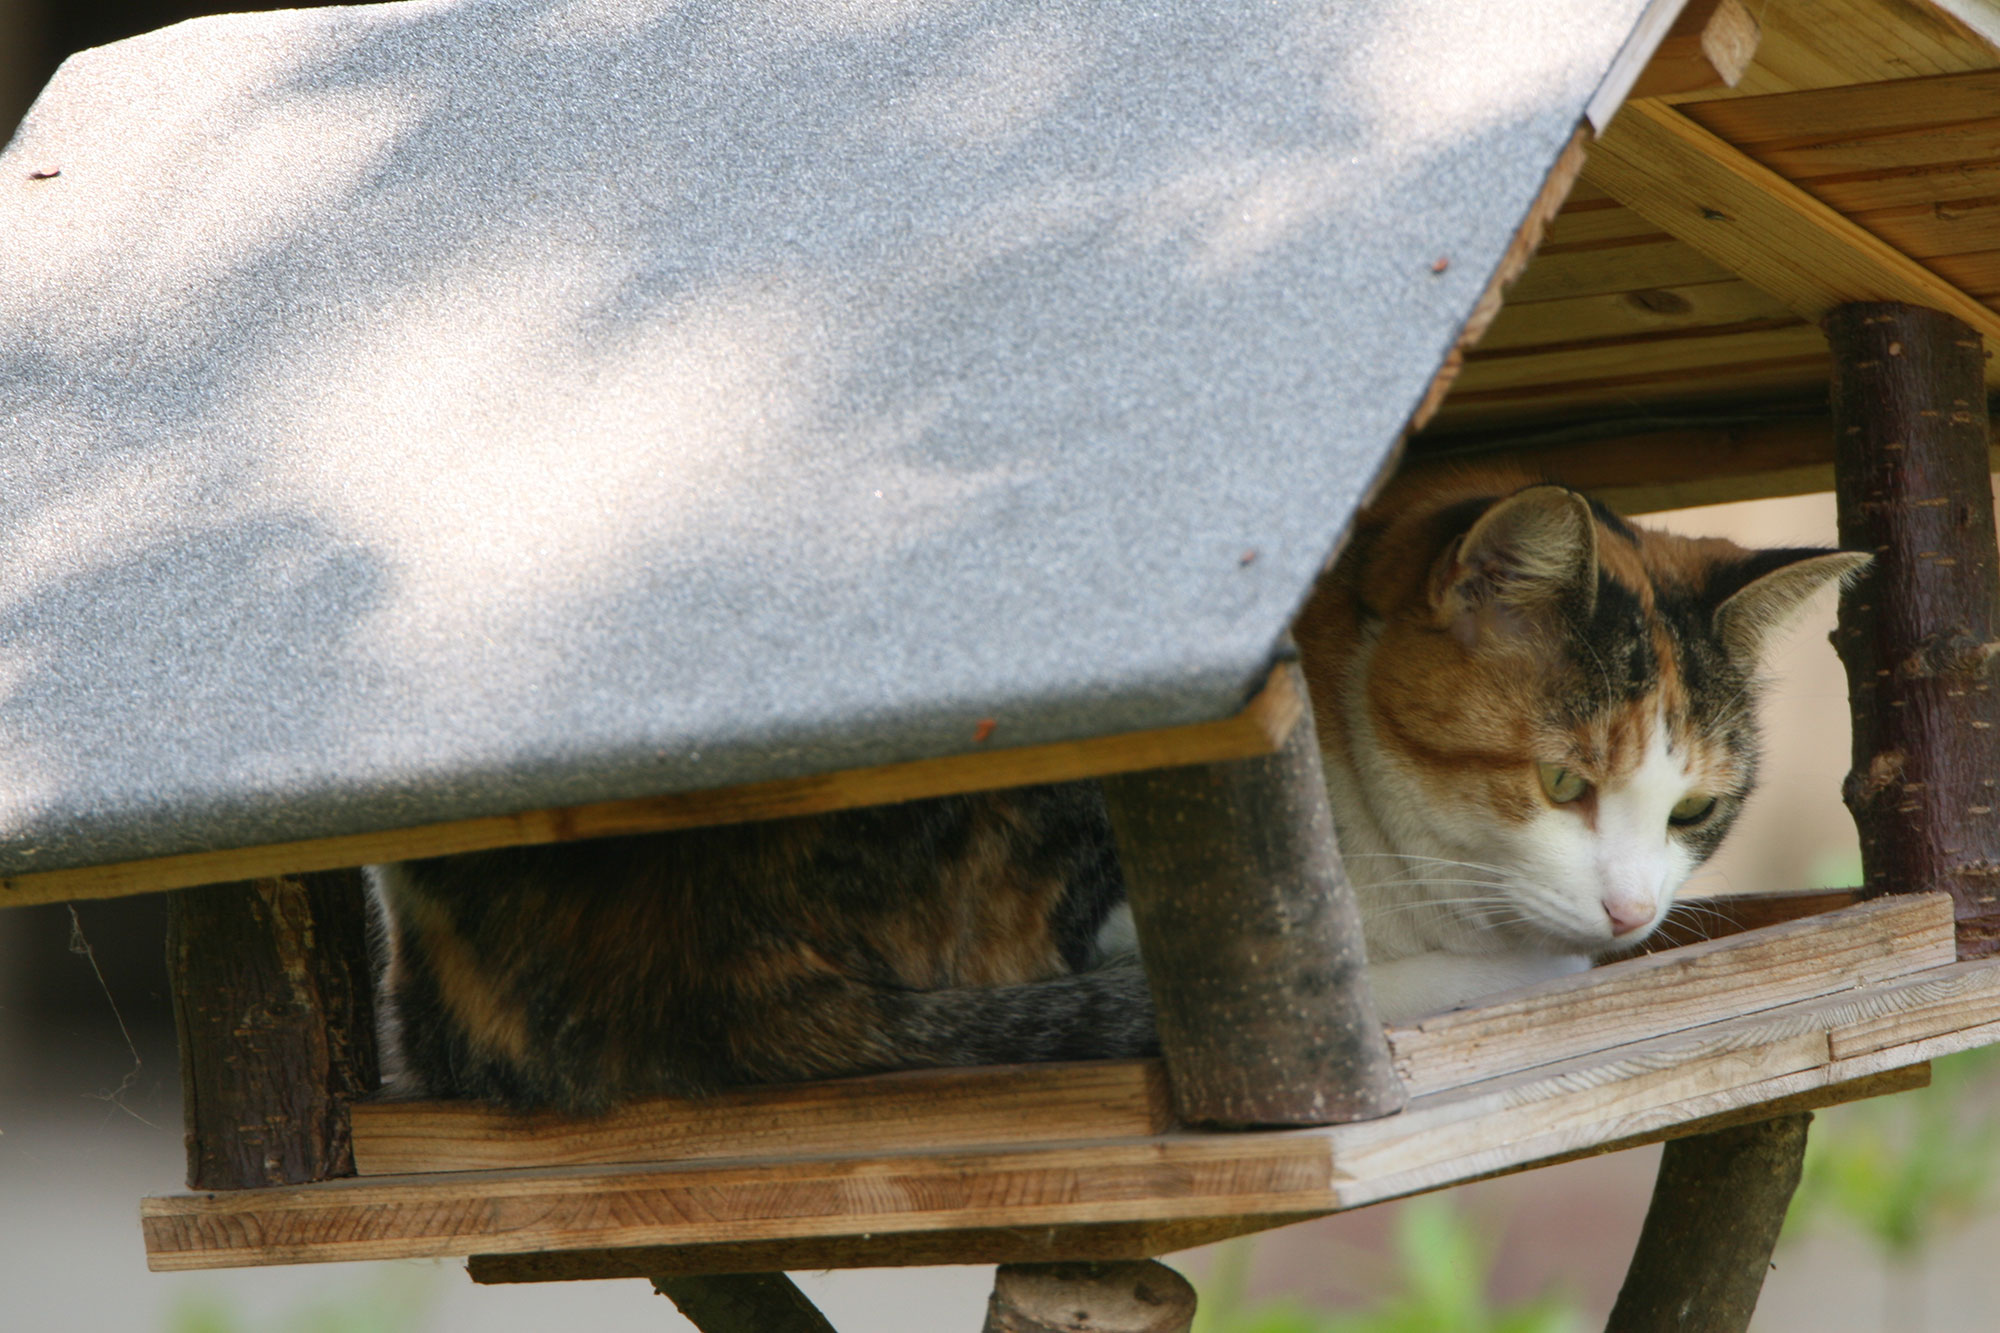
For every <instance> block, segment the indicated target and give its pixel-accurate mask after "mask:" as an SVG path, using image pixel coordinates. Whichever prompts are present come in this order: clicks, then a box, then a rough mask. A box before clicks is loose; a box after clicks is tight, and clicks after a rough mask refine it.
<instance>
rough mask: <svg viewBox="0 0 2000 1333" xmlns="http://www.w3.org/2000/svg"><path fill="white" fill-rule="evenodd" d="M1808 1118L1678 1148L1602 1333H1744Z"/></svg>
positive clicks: (1667, 1159)
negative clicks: (1616, 1301)
mask: <svg viewBox="0 0 2000 1333" xmlns="http://www.w3.org/2000/svg"><path fill="white" fill-rule="evenodd" d="M1810 1123H1812V1116H1811V1115H1810V1114H1800V1115H1788V1116H1781V1117H1779V1118H1778V1119H1776V1120H1765V1121H1761V1122H1759V1123H1757V1124H1752V1125H1738V1126H1736V1127H1735V1128H1733V1129H1719V1130H1716V1131H1714V1132H1713V1133H1709V1134H1696V1135H1694V1136H1692V1137H1690V1138H1685V1139H1675V1140H1674V1141H1673V1142H1671V1143H1669V1144H1668V1145H1667V1147H1666V1151H1665V1152H1664V1153H1662V1154H1661V1157H1660V1179H1659V1183H1658V1184H1656V1185H1655V1186H1654V1187H1653V1204H1652V1207H1650V1208H1648V1209H1647V1210H1646V1224H1645V1226H1644V1227H1643V1228H1642V1229H1641V1230H1640V1232H1639V1248H1638V1250H1637V1251H1636V1252H1635V1253H1634V1254H1633V1256H1632V1266H1631V1268H1630V1269H1629V1270H1627V1272H1626V1274H1625V1285H1624V1286H1623V1287H1621V1288H1619V1291H1618V1303H1617V1304H1616V1305H1614V1306H1613V1307H1612V1309H1611V1318H1610V1320H1609V1321H1608V1322H1607V1323H1606V1324H1605V1326H1604V1329H1605V1333H1743V1330H1744V1329H1747V1328H1748V1327H1750V1316H1751V1314H1752V1313H1753V1312H1754V1311H1755V1310H1756V1308H1757V1298H1758V1296H1760V1295H1761V1294H1763V1290H1764V1274H1765V1273H1766V1272H1768V1271H1769V1270H1770V1267H1771V1251H1772V1249H1773V1248H1775V1247H1776V1246H1777V1243H1778V1231H1779V1229H1780V1228H1782V1227H1783V1226H1784V1223H1785V1209H1786V1208H1787V1207H1788V1206H1790V1204H1791V1201H1792V1192H1793V1191H1794V1190H1796V1189H1797V1188H1798V1187H1799V1167H1800V1164H1801V1162H1802V1161H1803V1160H1804V1157H1805V1149H1806V1126H1807V1125H1809V1124H1810Z"/></svg>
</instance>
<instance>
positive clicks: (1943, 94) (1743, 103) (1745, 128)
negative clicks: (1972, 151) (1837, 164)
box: [1681, 70, 2000, 161]
mask: <svg viewBox="0 0 2000 1333" xmlns="http://www.w3.org/2000/svg"><path fill="white" fill-rule="evenodd" d="M1681 110H1682V111H1683V112H1684V113H1685V114H1686V115H1687V116H1688V117H1690V118H1691V119H1693V120H1694V121H1695V122H1696V123H1698V124H1700V125H1701V126H1702V127H1703V128H1705V129H1707V130H1709V131H1711V132H1713V133H1715V134H1718V135H1721V136H1722V137H1723V138H1725V139H1727V140H1729V142H1730V143H1732V144H1735V145H1736V146H1737V147H1738V148H1741V149H1743V150H1744V151H1745V152H1748V153H1749V154H1750V155H1751V156H1752V157H1757V156H1758V154H1757V149H1758V148H1759V147H1760V146H1762V145H1766V144H1774V143H1789V144H1800V143H1811V142H1814V141H1819V140H1836V139H1846V138H1853V137H1856V136H1862V135H1871V134H1883V133H1893V132H1895V131H1898V130H1914V129H1922V128H1924V127H1927V126H1935V125H1949V124H1953V123H1955V122H1958V121H1965V120H1988V119H1993V118H1996V117H2000V70H1979V71H1977V72H1975V73H1970V74H1940V75H1933V76H1931V77H1929V78H1921V79H1908V78H1898V79H1896V80H1895V81H1893V82H1888V83H1877V82H1865V83H1854V84H1848V85H1845V86H1841V87H1834V88H1824V89H1819V90H1815V91H1808V92H1792V93H1778V94H1775V95H1770V96H1764V97H1734V98H1726V99H1723V100H1720V101H1714V102H1701V103H1694V104H1690V105H1688V106H1685V107H1682V108H1681ZM1759 160H1760V161H1761V160H1762V159H1761V158H1759Z"/></svg>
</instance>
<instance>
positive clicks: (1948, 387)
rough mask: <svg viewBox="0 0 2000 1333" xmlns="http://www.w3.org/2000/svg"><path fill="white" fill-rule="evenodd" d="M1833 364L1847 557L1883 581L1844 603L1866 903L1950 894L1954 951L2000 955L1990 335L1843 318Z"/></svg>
mask: <svg viewBox="0 0 2000 1333" xmlns="http://www.w3.org/2000/svg"><path fill="white" fill-rule="evenodd" d="M1826 334H1827V341H1828V343H1829V344H1830V345H1831V347H1832V349H1833V371H1834V373H1833V426H1834V484H1835V488H1836V493H1837V496H1838V499H1839V505H1840V543H1841V545H1842V546H1845V547H1848V548H1849V549H1851V550H1857V551H1870V552H1872V553H1873V554H1874V556H1875V563H1874V565H1873V566H1871V567H1870V568H1869V569H1868V570H1867V571H1866V572H1865V573H1864V574H1863V575H1862V577H1861V578H1860V579H1858V580H1857V581H1856V582H1855V584H1854V586H1853V587H1852V588H1851V589H1849V590H1848V592H1847V594H1846V595H1845V596H1844V597H1843V598H1842V599H1841V607H1840V628H1839V630H1838V631H1837V632H1836V633H1835V636H1834V643H1835V646H1836V647H1838V648H1839V650H1840V657H1841V661H1842V662H1843V663H1844V664H1845V665H1846V667H1847V690H1848V701H1849V707H1850V710H1851V712H1852V715H1853V719H1854V767H1853V769H1852V771H1851V772H1849V774H1848V776H1847V784H1846V788H1845V796H1846V798H1847V805H1848V809H1849V810H1851V811H1852V812H1853V814H1854V822H1855V823H1856V824H1857V825H1859V826H1860V829H1861V864H1862V874H1863V876H1864V880H1865V883H1866V887H1867V889H1868V891H1869V892H1870V893H1915V892H1924V891H1927V890H1934V889H1942V890H1945V891H1947V892H1949V893H1950V894H1951V895H1952V898H1953V899H1954V900H1955V905H1956V910H1957V916H1958V950H1959V956H1960V957H1962V958H1977V957H1981V956H1984V955H1986V954H1989V953H1992V952H1993V951H1994V950H1995V949H2000V694H1996V693H1995V691H1994V689H1993V679H1994V658H1995V653H1996V652H1997V651H2000V569H1996V558H1995V557H1996V547H1995V541H1994V525H1993V499H1992V495H1993V492H1992V482H1991V478H1990V475H1989V473H1990V465H1989V463H1988V461H1987V418H1986V360H1985V349H1984V348H1983V346H1982V345H1981V341H1980V336H1979V334H1978V333H1977V332H1976V331H1975V330H1973V329H1972V328H1970V327H1968V326H1967V325H1965V324H1962V323H1960V322H1959V321H1958V320H1956V319H1954V318H1952V317H1951V316H1950V315H1946V314H1941V313H1939V312H1938V311H1935V310H1925V309H1922V308H1920V307H1916V306H1907V305H1898V304H1893V303H1870V304H1863V305H1849V306H1842V307H1841V308H1840V309H1838V310H1836V311H1834V312H1833V313H1832V314H1831V315H1829V316H1828V317H1827V320H1826Z"/></svg>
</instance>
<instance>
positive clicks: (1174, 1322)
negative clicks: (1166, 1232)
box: [981, 1259, 1194, 1333]
mask: <svg viewBox="0 0 2000 1333" xmlns="http://www.w3.org/2000/svg"><path fill="white" fill-rule="evenodd" d="M1193 1323H1194V1288H1193V1287H1191V1286H1189V1285H1188V1281H1187V1279H1186V1278H1184V1277H1182V1276H1181V1275H1180V1274H1179V1273H1176V1272H1175V1271H1174V1270H1173V1269H1171V1268H1168V1267H1167V1266H1166V1265H1165V1264H1162V1263H1155V1262H1154V1261H1153V1260H1151V1259H1128V1260H1122V1261H1118V1262H1113V1263H1095V1264H1089V1263H1086V1264H1002V1265H1001V1266H1000V1271H999V1272H998V1273H997V1274H995V1276H994V1279H993V1298H992V1300H991V1301H989V1302H988V1303H987V1306H986V1324H985V1327H984V1328H983V1329H982V1331H981V1333H1078V1331H1079V1330H1089V1333H1188V1329H1189V1327H1190V1326H1191V1325H1192V1324H1193Z"/></svg>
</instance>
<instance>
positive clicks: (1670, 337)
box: [1453, 312, 1826, 399]
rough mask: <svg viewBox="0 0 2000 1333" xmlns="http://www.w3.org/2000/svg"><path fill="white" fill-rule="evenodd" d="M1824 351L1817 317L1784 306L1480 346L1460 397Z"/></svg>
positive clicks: (1676, 373)
mask: <svg viewBox="0 0 2000 1333" xmlns="http://www.w3.org/2000/svg"><path fill="white" fill-rule="evenodd" d="M1825 355H1826V338H1825V336H1824V335H1822V334H1821V333H1820V331H1819V330H1818V329H1817V328H1815V327H1814V326H1813V325H1811V324H1808V323H1806V322H1805V321H1804V320H1801V319H1799V318H1798V317H1797V316H1796V315H1793V314H1790V313H1789V312H1787V313H1785V314H1784V315H1783V316H1782V317H1781V318H1779V319H1776V320H1751V321H1746V322H1745V323H1744V324H1741V325H1737V326H1735V327H1731V328H1721V329H1709V328H1697V329H1654V330H1649V331H1647V332H1644V333H1634V334H1629V335H1627V336H1625V337H1622V338H1606V339H1597V340H1593V341H1589V342H1584V343H1579V344H1573V345H1563V344H1555V345H1553V346H1543V347H1517V348H1505V349H1491V350H1489V349H1487V348H1483V347H1482V348H1481V349H1479V350H1478V351H1476V352H1474V353H1473V354H1472V355H1471V356H1470V357H1468V358H1467V360H1466V366H1465V373H1464V374H1462V375H1461V376H1460V377H1459V382H1458V389H1457V392H1456V393H1455V394H1454V395H1453V397H1454V398H1455V399H1458V398H1469V397H1477V396H1479V395H1490V394H1493V393H1496V392H1500V391H1504V390H1510V389H1540V388H1547V387H1550V386H1553V385H1564V384H1578V383H1586V382H1593V383H1601V382H1605V381H1608V380H1611V379H1613V378H1618V379H1620V380H1624V381H1630V380H1631V379H1632V378H1633V374H1632V372H1633V371H1634V370H1635V368H1637V370H1638V373H1639V374H1640V375H1642V376H1643V377H1645V378H1646V379H1649V380H1653V379H1675V378H1685V377H1687V376H1689V375H1690V374H1693V373H1695V372H1704V371H1706V370H1708V369H1709V368H1711V367H1717V366H1735V365H1742V364H1745V363H1750V364H1758V363H1769V362H1774V361H1783V362H1791V361H1795V360H1796V361H1812V360H1814V359H1816V358H1817V359H1823V358H1824V357H1825Z"/></svg>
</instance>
